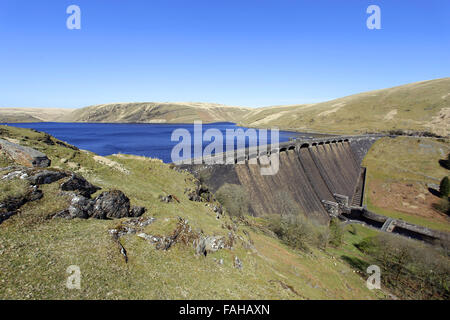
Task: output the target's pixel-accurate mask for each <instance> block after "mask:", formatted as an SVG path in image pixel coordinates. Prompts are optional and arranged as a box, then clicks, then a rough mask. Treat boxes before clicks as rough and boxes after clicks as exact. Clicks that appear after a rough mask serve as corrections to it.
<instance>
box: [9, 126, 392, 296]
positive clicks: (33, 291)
mask: <svg viewBox="0 0 450 320" xmlns="http://www.w3.org/2000/svg"><path fill="white" fill-rule="evenodd" d="M0 137H1V138H5V139H8V140H10V141H13V142H16V143H20V144H22V145H27V146H31V147H33V148H36V149H38V150H40V151H42V152H44V153H46V154H47V155H48V157H49V158H50V159H51V160H52V168H55V169H58V168H60V169H65V170H71V171H74V172H77V173H80V174H82V175H83V176H84V177H85V178H86V179H88V180H89V181H90V182H91V183H93V184H95V185H98V186H100V187H102V189H103V190H100V191H98V192H97V193H100V192H102V191H106V190H109V189H119V190H122V191H123V192H124V193H125V194H126V195H127V196H128V197H129V198H130V200H131V203H132V204H133V205H139V206H145V207H146V208H147V212H146V213H145V214H144V217H145V218H148V217H154V218H156V220H155V222H153V223H152V224H150V225H148V226H146V227H145V228H144V232H146V233H148V234H153V235H168V234H171V233H172V232H173V231H174V228H175V227H176V224H177V221H178V217H182V218H184V219H187V220H188V222H189V225H190V226H191V227H192V229H193V230H202V231H203V232H204V234H206V235H223V236H225V237H228V235H229V233H232V234H234V236H235V237H236V242H235V244H234V247H233V249H232V250H230V249H222V250H219V251H217V252H215V253H210V254H208V255H207V256H206V257H205V256H196V255H195V254H194V249H193V248H192V246H190V245H183V244H182V243H178V244H176V245H175V246H173V247H171V248H170V249H169V250H167V251H164V250H156V249H155V247H154V245H152V244H151V243H149V242H147V241H145V240H143V239H141V238H139V237H137V236H136V234H129V235H125V236H123V237H121V238H120V241H121V244H122V245H123V246H124V247H125V249H126V250H127V254H128V259H129V260H128V263H126V262H125V261H124V258H123V256H122V255H121V253H120V250H119V248H118V246H117V243H116V242H115V241H114V240H113V238H112V236H111V234H110V233H109V230H110V229H113V228H117V227H118V226H119V225H121V224H123V223H125V222H126V221H127V220H128V218H123V219H119V220H95V219H88V220H81V219H74V220H66V219H61V218H56V219H49V218H48V217H49V215H50V214H52V213H55V212H57V211H59V210H61V209H64V208H66V207H67V205H68V203H67V202H68V199H67V198H66V196H64V194H62V193H61V192H60V191H59V182H53V183H51V184H47V185H42V186H41V187H40V188H41V189H42V191H43V193H44V196H43V198H42V199H40V200H37V201H34V202H29V203H27V204H25V205H24V206H23V207H22V208H21V209H20V212H19V213H18V214H17V215H14V216H12V217H11V218H9V219H8V220H6V221H4V222H3V223H1V224H0V270H1V272H0V284H1V285H0V299H68V298H70V299H130V298H132V299H374V298H380V297H385V296H386V295H385V294H384V293H383V292H382V291H378V290H375V291H369V290H368V289H367V288H366V285H365V277H366V275H362V276H360V275H358V274H357V273H355V272H354V270H353V269H352V267H351V266H350V264H349V263H348V262H347V261H346V260H344V259H342V258H340V257H339V256H335V255H333V254H332V251H329V250H331V249H326V250H319V249H317V248H311V252H309V253H305V252H303V251H298V250H294V249H292V248H290V247H288V246H287V245H285V244H283V243H282V242H280V240H278V238H277V237H275V236H274V235H273V234H271V233H270V232H268V231H267V229H265V227H264V223H263V222H262V221H261V220H260V219H255V218H251V217H248V218H245V219H243V220H236V219H234V220H232V219H231V218H230V217H229V216H227V215H224V216H221V217H220V218H219V219H217V218H216V214H215V213H214V212H213V209H212V208H211V206H206V204H208V203H205V202H194V201H190V200H188V197H187V194H186V193H185V190H186V189H191V188H194V186H195V179H194V178H193V176H191V175H190V174H189V173H187V172H184V171H183V172H179V171H177V170H174V169H173V168H172V167H171V166H169V165H166V164H164V163H162V162H161V161H159V160H153V159H148V158H143V157H137V156H129V155H114V156H110V157H107V158H103V157H99V156H96V155H95V154H93V153H90V152H87V151H81V150H74V149H71V148H69V147H67V146H64V145H61V144H58V143H56V142H57V140H56V139H54V138H51V141H53V142H55V144H52V143H51V142H49V140H48V139H47V138H45V137H44V134H43V133H39V132H35V131H32V130H26V129H20V128H14V127H8V126H0ZM11 163H12V162H11V160H10V159H7V158H6V157H5V156H4V155H1V156H0V167H2V166H6V165H10V164H11ZM8 170H10V171H11V170H12V169H8ZM8 170H6V171H1V172H0V175H1V176H3V175H4V174H5V173H6V172H8ZM22 184H23V181H22V180H20V179H19V178H16V179H15V180H11V182H10V183H8V184H5V183H3V182H2V184H1V186H0V199H2V197H3V198H4V197H7V196H8V195H10V194H11V192H13V193H18V192H21V191H20V190H23V185H22ZM166 194H172V195H175V196H176V197H177V199H179V201H180V202H179V203H178V202H176V201H173V202H170V203H166V202H161V201H160V200H159V196H160V195H166ZM349 236H350V234H349V233H348V232H347V233H346V237H349ZM346 239H347V238H346ZM345 246H348V247H349V249H348V250H349V251H351V250H353V249H352V247H353V245H352V244H351V243H350V242H348V243H346V244H345ZM235 257H238V258H239V259H240V260H241V261H242V264H243V267H242V269H238V268H235V267H234V259H235ZM221 259H223V264H220V263H219V261H220V260H221ZM70 265H77V266H79V267H80V269H81V275H82V278H81V279H82V280H81V290H69V289H67V288H66V287H65V283H66V279H67V276H68V274H67V273H66V269H67V267H69V266H70Z"/></svg>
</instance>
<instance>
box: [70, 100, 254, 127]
mask: <svg viewBox="0 0 450 320" xmlns="http://www.w3.org/2000/svg"><path fill="white" fill-rule="evenodd" d="M248 111H249V109H246V108H241V107H231V106H224V105H219V104H210V103H154V102H149V103H117V104H103V105H96V106H91V107H86V108H83V109H78V110H75V111H74V112H73V113H71V114H70V115H68V116H67V117H66V118H65V120H67V121H76V122H136V123H192V122H194V121H195V120H202V121H203V122H205V123H207V122H235V121H237V120H238V119H240V118H242V117H243V116H244V115H245V114H246V113H247V112H248Z"/></svg>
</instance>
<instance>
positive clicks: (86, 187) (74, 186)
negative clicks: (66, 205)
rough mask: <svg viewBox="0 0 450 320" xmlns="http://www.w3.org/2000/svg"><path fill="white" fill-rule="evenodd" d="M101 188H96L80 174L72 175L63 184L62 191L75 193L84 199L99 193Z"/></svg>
mask: <svg viewBox="0 0 450 320" xmlns="http://www.w3.org/2000/svg"><path fill="white" fill-rule="evenodd" d="M100 189H101V188H99V187H97V186H94V185H93V184H91V183H90V182H88V181H87V180H86V179H85V178H83V177H82V176H80V175H78V174H75V173H74V174H72V176H71V177H70V178H69V179H68V180H67V181H65V182H63V183H62V184H61V190H63V191H75V192H77V193H79V194H80V195H82V196H84V197H87V198H88V197H90V196H91V195H92V194H93V193H95V192H97V191H98V190H100Z"/></svg>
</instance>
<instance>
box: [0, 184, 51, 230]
mask: <svg viewBox="0 0 450 320" xmlns="http://www.w3.org/2000/svg"><path fill="white" fill-rule="evenodd" d="M42 196H43V194H42V191H41V190H39V189H38V188H37V187H30V189H29V190H28V191H27V192H26V193H25V194H23V195H20V196H14V197H8V198H7V199H6V200H4V201H3V202H2V203H0V224H1V223H2V222H3V221H5V220H6V219H8V218H10V217H11V216H13V215H15V214H16V213H17V212H18V210H19V209H20V207H22V206H23V205H24V204H26V203H27V202H30V201H36V200H39V199H41V198H42Z"/></svg>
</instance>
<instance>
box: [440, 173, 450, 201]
mask: <svg viewBox="0 0 450 320" xmlns="http://www.w3.org/2000/svg"><path fill="white" fill-rule="evenodd" d="M439 192H440V193H441V197H443V198H448V195H449V194H450V181H449V179H448V177H444V178H442V180H441V183H440V185H439Z"/></svg>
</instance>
